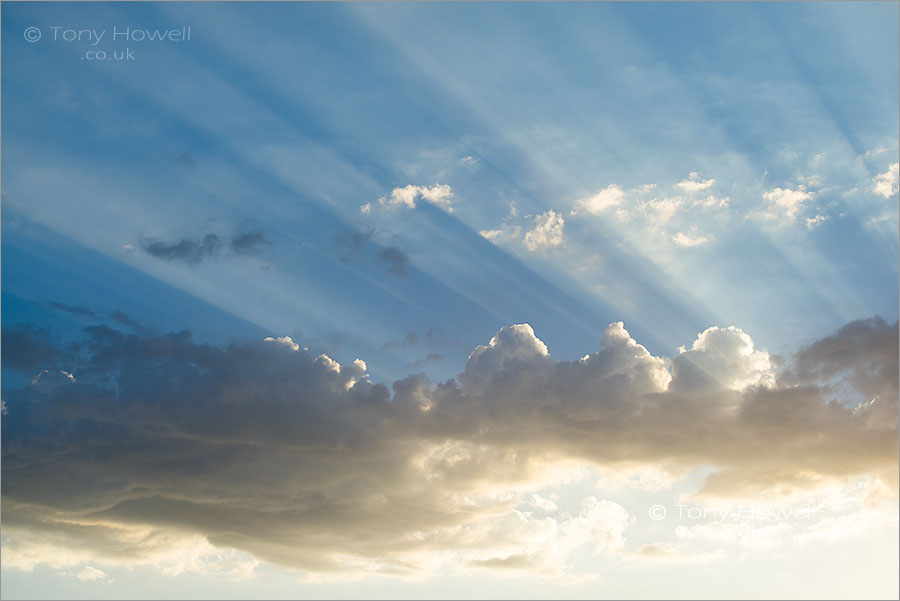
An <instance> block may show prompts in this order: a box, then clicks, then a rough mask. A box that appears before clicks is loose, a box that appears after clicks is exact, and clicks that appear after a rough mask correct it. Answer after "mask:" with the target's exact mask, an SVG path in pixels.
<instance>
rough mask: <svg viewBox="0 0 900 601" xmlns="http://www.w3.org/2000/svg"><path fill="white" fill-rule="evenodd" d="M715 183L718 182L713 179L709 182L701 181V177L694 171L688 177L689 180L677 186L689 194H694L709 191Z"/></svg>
mask: <svg viewBox="0 0 900 601" xmlns="http://www.w3.org/2000/svg"><path fill="white" fill-rule="evenodd" d="M715 183H716V180H714V179H712V178H710V179H708V180H701V179H700V175H699V174H698V173H697V172H696V171H692V172H691V174H690V175H689V176H688V179H686V180H684V181H681V182H678V183H677V184H675V185H676V186H678V187H679V188H681V189H682V190H684V191H685V192H687V193H689V194H694V193H697V192H702V191H703V190H708V189H709V188H711V187H712V186H713V185H714V184H715Z"/></svg>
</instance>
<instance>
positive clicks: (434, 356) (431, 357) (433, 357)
mask: <svg viewBox="0 0 900 601" xmlns="http://www.w3.org/2000/svg"><path fill="white" fill-rule="evenodd" d="M443 360H444V356H443V355H441V354H440V353H428V356H427V357H425V358H424V359H419V360H418V361H416V362H415V363H413V364H412V367H413V368H417V367H423V366H425V365H427V364H428V363H434V362H436V361H443Z"/></svg>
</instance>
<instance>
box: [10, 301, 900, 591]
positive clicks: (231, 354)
mask: <svg viewBox="0 0 900 601" xmlns="http://www.w3.org/2000/svg"><path fill="white" fill-rule="evenodd" d="M85 334H86V338H85V340H84V341H83V342H81V343H80V344H77V345H67V346H66V347H64V348H57V347H55V346H54V345H53V343H52V338H51V337H50V336H49V335H47V334H46V333H43V332H40V331H38V330H35V329H34V328H26V327H23V328H18V329H17V330H15V331H14V332H10V335H9V336H8V333H7V331H6V330H5V331H4V341H3V342H4V351H5V353H4V357H5V358H9V357H11V356H12V357H17V356H20V355H19V352H20V351H27V353H26V355H22V356H26V357H27V358H28V360H27V361H26V360H16V361H11V362H10V361H7V362H6V363H5V364H4V367H8V368H12V369H16V370H19V371H21V372H22V373H23V374H25V375H27V376H29V377H31V378H32V380H29V382H30V383H29V384H27V385H25V386H23V387H21V388H17V389H11V390H7V391H5V392H4V401H5V405H6V408H7V411H8V413H7V415H4V416H3V420H2V427H3V432H2V434H3V483H2V484H3V520H4V537H5V540H4V564H5V565H7V566H8V567H20V568H22V569H29V568H31V567H34V566H35V565H40V564H42V563H49V564H54V565H67V563H66V562H67V561H69V562H70V563H71V561H70V559H71V558H73V557H77V558H78V560H79V561H83V562H93V564H92V565H97V564H98V562H99V563H100V565H102V561H111V560H116V559H123V560H127V561H130V562H132V563H137V562H140V561H151V560H153V558H156V557H170V556H172V554H176V555H177V553H179V552H180V551H178V549H180V548H181V547H180V546H184V545H194V546H195V547H196V546H197V545H200V546H199V547H198V548H202V549H203V553H205V554H207V555H215V553H223V552H224V551H222V550H223V549H231V550H237V552H240V553H244V554H247V555H248V556H249V557H251V558H256V559H258V560H263V561H269V562H273V563H276V564H280V565H283V566H289V567H295V568H300V569H304V570H308V571H310V572H315V573H320V574H327V573H338V574H345V573H348V572H366V573H384V574H394V575H403V576H409V575H415V574H422V573H428V572H429V571H430V570H432V569H434V567H435V565H439V564H441V562H445V561H447V559H446V558H447V557H448V556H452V557H454V558H455V559H454V561H456V562H458V563H460V565H465V566H468V567H471V568H477V569H499V570H516V569H527V570H539V571H543V572H544V573H548V574H558V573H561V571H565V567H564V566H565V565H566V558H567V557H569V556H570V554H571V553H572V552H573V550H575V549H578V548H583V547H585V546H588V547H591V548H593V550H594V552H595V553H599V554H601V555H603V554H616V553H621V552H623V549H624V548H625V546H626V540H625V533H626V530H627V528H628V527H629V525H630V524H631V523H632V521H633V517H631V516H629V514H628V512H627V511H626V510H625V509H624V508H623V507H621V506H620V505H619V504H617V503H615V502H613V501H611V500H608V499H598V498H595V497H588V498H586V499H584V500H583V502H582V504H581V506H580V508H578V509H576V510H571V511H567V512H564V511H561V510H558V508H557V507H556V505H555V504H554V503H553V502H552V500H551V499H547V498H543V497H540V496H539V495H534V494H532V493H531V491H533V490H535V489H536V488H539V487H540V486H547V485H553V484H559V483H560V481H561V480H564V479H565V478H567V477H568V476H567V474H570V473H571V470H569V469H568V468H567V466H569V467H571V466H576V465H593V466H597V467H599V468H602V469H604V470H608V471H609V473H615V471H616V470H618V469H626V468H633V467H635V466H644V467H646V468H649V469H652V470H656V472H657V473H658V474H659V477H660V478H662V479H665V474H666V473H667V472H672V473H675V472H677V471H679V470H684V469H690V468H692V467H700V466H712V467H713V468H714V470H713V472H712V473H711V475H709V476H708V477H707V478H706V481H705V483H704V484H703V486H702V489H701V491H700V494H701V495H705V496H706V497H708V498H737V497H742V496H746V495H771V494H775V493H776V492H777V491H781V492H783V491H785V490H806V489H809V488H814V487H817V486H820V485H822V484H823V483H828V482H835V481H840V480H841V479H843V478H847V477H862V476H868V477H871V478H874V479H876V480H877V481H880V482H882V483H886V486H887V489H888V491H889V492H888V494H890V495H896V489H897V477H896V473H897V471H896V470H897V454H896V449H897V393H898V389H897V365H898V354H897V341H898V336H897V324H896V323H895V324H893V325H890V324H887V323H885V322H884V321H883V320H880V319H877V318H876V319H869V320H863V321H856V322H852V323H850V324H848V325H846V326H845V327H844V328H842V329H841V330H839V331H837V332H835V333H834V334H833V335H832V336H829V337H827V338H824V339H822V340H819V341H817V342H815V343H813V344H811V345H810V346H808V347H805V348H803V349H802V350H800V351H799V352H798V353H797V354H795V355H794V356H793V357H790V358H788V359H786V360H782V359H779V358H777V357H773V356H771V355H769V353H767V352H766V351H765V350H762V349H758V348H756V347H755V345H754V342H753V340H752V339H751V337H750V336H749V335H748V334H747V333H745V332H743V331H742V330H740V329H738V328H734V327H728V328H720V327H711V328H709V329H707V330H705V331H704V332H702V333H700V334H699V335H698V337H697V338H696V339H695V340H694V341H692V342H691V344H690V345H689V346H686V347H682V348H681V349H679V352H678V353H677V354H676V355H675V356H674V357H672V358H666V357H657V356H654V355H652V354H651V353H650V352H649V351H648V350H647V349H646V348H645V347H644V346H642V345H641V344H639V343H638V342H637V341H635V340H634V339H633V338H632V337H631V335H630V334H629V333H628V331H627V330H626V329H625V327H624V325H623V324H622V323H621V322H618V323H613V324H610V325H609V326H608V327H607V328H606V330H605V335H604V337H603V339H602V340H601V341H600V346H601V348H600V350H598V351H596V352H594V353H591V354H588V355H585V356H584V357H582V358H581V359H578V360H574V361H563V360H556V359H554V358H553V357H552V356H551V354H550V351H549V349H548V348H547V346H546V345H545V344H544V343H543V342H542V341H541V340H540V339H539V338H538V337H537V336H536V335H535V332H534V331H533V330H532V328H531V327H530V326H528V325H526V324H520V325H513V326H508V327H504V328H502V329H501V330H500V331H499V332H497V334H496V335H495V336H494V337H493V338H491V340H490V341H489V342H488V343H487V344H485V345H482V346H478V347H477V348H475V349H474V350H473V351H472V353H471V354H470V356H469V358H468V361H467V363H466V365H465V367H464V369H463V371H462V372H461V373H460V374H459V376H458V377H457V378H455V379H451V380H448V381H446V382H442V383H432V382H430V381H429V380H428V379H427V378H426V377H425V376H423V375H411V376H409V377H407V378H404V379H401V380H398V381H396V382H394V383H393V385H392V389H389V388H388V387H386V386H385V385H383V384H380V383H375V382H372V381H371V379H370V378H369V376H368V375H367V373H366V364H365V362H364V361H363V360H361V359H357V360H356V361H353V362H352V363H348V364H345V365H342V364H340V363H339V362H337V361H335V360H334V359H332V358H331V357H329V356H327V355H325V354H319V355H316V354H313V353H311V352H309V351H308V350H306V349H305V348H301V346H300V345H299V344H298V343H296V342H294V341H293V340H291V339H289V338H286V337H281V338H267V339H266V340H260V341H254V342H241V343H238V342H235V343H232V344H229V345H227V346H225V347H216V346H210V345H206V344H199V343H196V342H194V341H193V340H192V338H191V335H190V333H189V332H187V331H183V332H177V333H169V334H165V335H158V334H141V333H132V334H128V333H123V332H120V331H117V330H115V329H112V328H109V327H107V326H90V327H88V328H86V329H85ZM48 349H53V350H52V352H51V351H50V350H48ZM34 376H38V377H37V378H36V379H34ZM198 541H200V542H199V543H198ZM204 545H205V546H204ZM192 548H193V547H192ZM67 558H69V559H67ZM223 561H224V560H223ZM228 561H230V560H228ZM247 561H250V560H247ZM229 565H230V564H229ZM240 565H244V564H240ZM223 569H226V568H223ZM228 569H231V568H228ZM234 569H236V570H238V571H240V570H239V569H238V568H234ZM92 574H93V572H92Z"/></svg>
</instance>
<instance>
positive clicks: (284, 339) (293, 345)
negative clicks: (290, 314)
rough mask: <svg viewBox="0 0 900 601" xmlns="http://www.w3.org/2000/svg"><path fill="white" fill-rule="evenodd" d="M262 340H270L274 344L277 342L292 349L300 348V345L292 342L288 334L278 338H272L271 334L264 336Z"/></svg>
mask: <svg viewBox="0 0 900 601" xmlns="http://www.w3.org/2000/svg"><path fill="white" fill-rule="evenodd" d="M263 340H265V341H266V342H272V343H274V344H279V345H281V346H283V347H286V348H288V349H290V350H292V351H296V350H300V345H299V344H297V343H296V342H294V340H293V339H292V338H291V337H290V336H280V337H278V338H272V337H271V336H267V337H265V338H264V339H263Z"/></svg>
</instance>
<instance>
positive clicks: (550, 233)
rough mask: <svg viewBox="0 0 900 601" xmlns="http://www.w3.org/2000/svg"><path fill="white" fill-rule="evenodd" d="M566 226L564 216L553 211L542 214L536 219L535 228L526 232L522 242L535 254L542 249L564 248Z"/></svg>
mask: <svg viewBox="0 0 900 601" xmlns="http://www.w3.org/2000/svg"><path fill="white" fill-rule="evenodd" d="M565 224H566V220H565V219H563V216H562V215H560V214H559V213H557V212H556V211H554V210H553V209H550V210H548V211H545V212H544V213H541V214H540V215H538V216H537V217H535V218H534V228H533V229H531V230H529V231H527V232H525V237H524V238H523V240H522V241H523V242H524V243H525V248H527V249H528V250H529V251H531V252H534V251H536V250H540V249H542V248H553V247H556V246H562V243H563V228H564V226H565Z"/></svg>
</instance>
